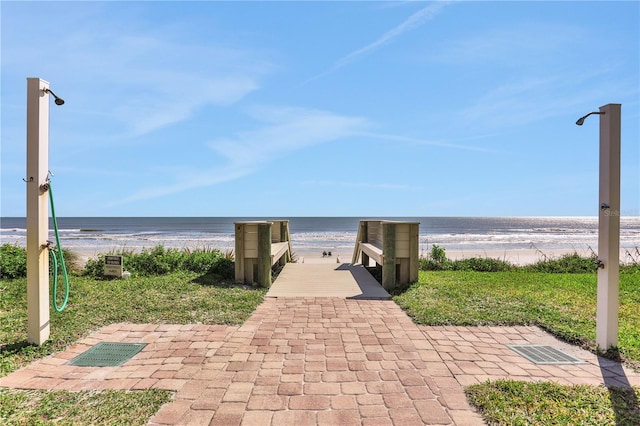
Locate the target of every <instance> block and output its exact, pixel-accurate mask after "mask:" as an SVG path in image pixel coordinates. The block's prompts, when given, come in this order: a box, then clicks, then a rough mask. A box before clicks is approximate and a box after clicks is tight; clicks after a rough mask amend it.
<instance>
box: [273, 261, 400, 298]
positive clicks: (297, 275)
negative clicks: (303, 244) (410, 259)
mask: <svg viewBox="0 0 640 426" xmlns="http://www.w3.org/2000/svg"><path fill="white" fill-rule="evenodd" d="M266 297H337V298H343V299H390V298H391V296H390V295H389V293H387V291H386V290H385V289H384V288H382V286H381V285H380V283H378V282H377V281H376V280H375V278H373V277H372V276H371V274H369V272H368V271H367V270H366V269H365V268H364V267H363V266H362V265H353V264H351V263H287V264H286V265H285V266H284V268H283V269H282V271H281V272H280V275H278V278H276V280H275V281H274V283H273V285H272V286H271V288H270V289H269V291H268V292H267V295H266Z"/></svg>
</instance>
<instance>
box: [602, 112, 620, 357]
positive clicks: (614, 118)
mask: <svg viewBox="0 0 640 426" xmlns="http://www.w3.org/2000/svg"><path fill="white" fill-rule="evenodd" d="M620 116H621V105H620V104H607V105H604V106H601V107H600V190H599V203H598V206H599V207H598V211H599V212H598V259H599V262H601V263H599V266H600V268H598V296H597V311H596V343H597V345H598V346H599V347H600V349H603V350H607V349H609V348H611V347H616V346H618V310H619V294H618V293H619V278H620V133H621V131H620V127H621V123H620V121H621V118H620Z"/></svg>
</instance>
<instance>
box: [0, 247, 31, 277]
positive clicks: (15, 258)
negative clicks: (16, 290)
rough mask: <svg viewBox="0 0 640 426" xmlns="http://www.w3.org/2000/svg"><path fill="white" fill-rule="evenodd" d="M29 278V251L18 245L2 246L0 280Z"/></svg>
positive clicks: (0, 250) (0, 248)
mask: <svg viewBox="0 0 640 426" xmlns="http://www.w3.org/2000/svg"><path fill="white" fill-rule="evenodd" d="M26 276H27V251H26V250H25V249H23V248H21V247H18V246H17V245H13V244H3V245H2V246H0V278H1V279H14V278H22V277H26Z"/></svg>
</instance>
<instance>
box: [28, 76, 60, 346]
mask: <svg viewBox="0 0 640 426" xmlns="http://www.w3.org/2000/svg"><path fill="white" fill-rule="evenodd" d="M47 94H51V95H52V96H53V97H54V99H55V103H56V105H62V104H64V100H62V99H61V98H59V97H58V96H56V95H55V94H54V93H53V92H52V91H51V90H50V89H49V82H47V81H45V80H42V79H40V78H27V179H25V182H26V183H27V191H26V192H27V316H28V320H27V323H28V326H27V328H28V329H27V341H28V342H29V343H35V344H37V345H41V344H43V343H44V342H45V341H46V340H47V339H48V338H49V334H50V327H49V248H48V247H49V242H48V241H47V238H48V236H49V204H48V199H47V195H48V194H47V191H48V190H49V97H48V96H46V95H47Z"/></svg>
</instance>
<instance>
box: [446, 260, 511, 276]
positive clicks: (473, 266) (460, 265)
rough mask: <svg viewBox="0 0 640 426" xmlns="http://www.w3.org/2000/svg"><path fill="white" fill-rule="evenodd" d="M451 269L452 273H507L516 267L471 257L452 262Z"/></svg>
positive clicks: (503, 262) (497, 261)
mask: <svg viewBox="0 0 640 426" xmlns="http://www.w3.org/2000/svg"><path fill="white" fill-rule="evenodd" d="M451 269H452V270H454V271H476V272H507V271H513V270H514V269H516V267H515V266H514V265H512V264H511V263H509V262H506V261H504V260H500V259H493V258H490V257H484V258H481V257H472V258H470V259H460V260H454V261H453V262H451Z"/></svg>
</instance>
